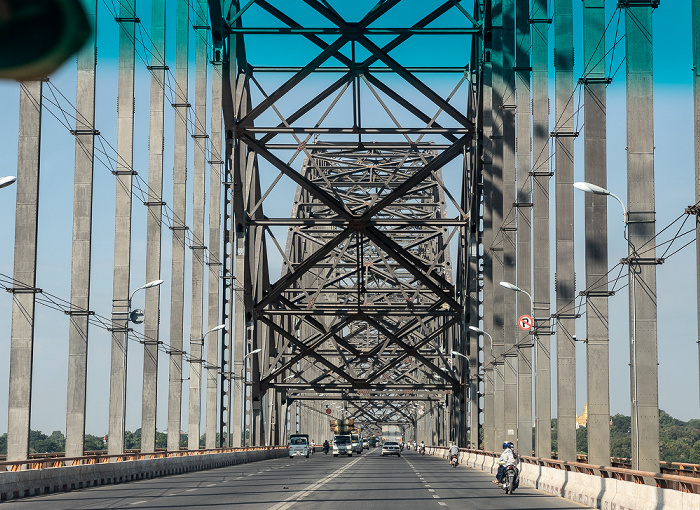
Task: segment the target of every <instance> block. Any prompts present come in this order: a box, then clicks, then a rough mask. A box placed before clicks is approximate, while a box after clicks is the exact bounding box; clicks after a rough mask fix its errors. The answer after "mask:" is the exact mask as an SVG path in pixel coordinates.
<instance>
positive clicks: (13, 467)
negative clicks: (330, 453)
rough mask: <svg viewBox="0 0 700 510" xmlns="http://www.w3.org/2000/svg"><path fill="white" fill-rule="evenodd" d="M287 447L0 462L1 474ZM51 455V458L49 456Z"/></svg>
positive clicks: (44, 457)
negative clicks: (3, 472) (4, 472)
mask: <svg viewBox="0 0 700 510" xmlns="http://www.w3.org/2000/svg"><path fill="white" fill-rule="evenodd" d="M285 448H287V446H286V445H285V446H248V447H241V448H214V449H209V450H207V449H201V450H174V451H167V450H162V451H155V452H150V453H148V452H146V453H143V452H140V451H127V452H124V453H122V454H118V455H108V454H107V453H106V452H101V451H97V452H86V455H83V456H81V457H60V456H53V455H52V454H39V455H37V456H34V457H30V458H29V459H27V460H18V461H11V462H10V461H4V462H0V472H2V471H23V470H31V469H46V468H57V467H66V466H84V465H93V464H106V463H110V462H130V461H135V460H148V459H164V458H168V457H190V456H194V455H212V454H217V453H233V452H245V451H257V450H276V449H285ZM47 455H50V456H47Z"/></svg>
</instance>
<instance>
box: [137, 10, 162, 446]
mask: <svg viewBox="0 0 700 510" xmlns="http://www.w3.org/2000/svg"><path fill="white" fill-rule="evenodd" d="M165 9H166V0H154V1H153V3H152V7H151V53H152V55H153V56H152V57H151V69H150V70H151V120H150V128H149V129H150V131H149V135H148V188H149V192H148V202H147V203H146V206H147V207H148V212H149V214H148V218H147V220H146V221H147V224H146V282H152V281H154V280H160V268H161V238H162V233H161V228H162V214H163V196H162V195H163V149H164V146H165V140H164V137H163V123H164V109H165V90H164V84H165V75H166V66H165ZM145 292H146V301H145V303H146V304H145V307H144V319H143V322H144V327H143V331H144V336H145V340H144V344H143V397H142V401H141V451H142V452H153V451H155V449H156V416H157V409H158V341H159V338H160V332H159V326H160V286H156V287H151V288H150V289H146V290H145Z"/></svg>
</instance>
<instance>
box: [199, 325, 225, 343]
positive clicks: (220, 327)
mask: <svg viewBox="0 0 700 510" xmlns="http://www.w3.org/2000/svg"><path fill="white" fill-rule="evenodd" d="M225 327H226V324H219V325H218V326H216V327H214V328H211V329H210V330H209V331H207V332H206V333H204V335H202V339H201V340H200V342H201V343H202V345H204V339H205V338H206V337H207V335H208V334H209V333H213V332H214V331H220V330H222V329H224V328H225Z"/></svg>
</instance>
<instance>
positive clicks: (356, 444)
mask: <svg viewBox="0 0 700 510" xmlns="http://www.w3.org/2000/svg"><path fill="white" fill-rule="evenodd" d="M350 441H351V443H352V451H353V452H354V453H356V454H358V455H360V454H361V453H362V438H361V437H360V436H359V435H358V434H350Z"/></svg>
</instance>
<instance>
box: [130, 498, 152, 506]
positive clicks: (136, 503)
mask: <svg viewBox="0 0 700 510" xmlns="http://www.w3.org/2000/svg"><path fill="white" fill-rule="evenodd" d="M141 503H148V501H146V500H145V499H144V500H143V501H134V502H133V503H129V504H130V505H140V504H141Z"/></svg>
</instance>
